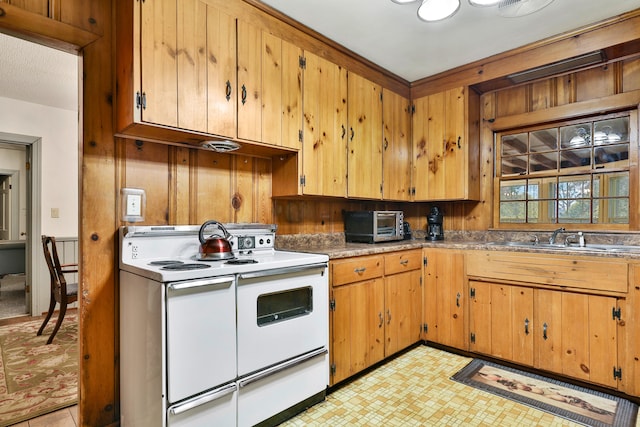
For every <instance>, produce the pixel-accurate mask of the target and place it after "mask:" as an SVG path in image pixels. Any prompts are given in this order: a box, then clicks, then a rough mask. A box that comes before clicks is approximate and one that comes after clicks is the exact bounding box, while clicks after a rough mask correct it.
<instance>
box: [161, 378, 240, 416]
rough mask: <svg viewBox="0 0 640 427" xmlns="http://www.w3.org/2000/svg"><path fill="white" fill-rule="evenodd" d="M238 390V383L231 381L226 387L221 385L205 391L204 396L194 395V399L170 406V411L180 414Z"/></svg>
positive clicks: (172, 413) (173, 413)
mask: <svg viewBox="0 0 640 427" xmlns="http://www.w3.org/2000/svg"><path fill="white" fill-rule="evenodd" d="M236 390H238V385H237V384H236V383H229V384H227V385H226V386H224V387H220V388H219V389H216V390H211V391H210V392H208V393H205V394H203V395H202V396H198V397H194V398H193V399H189V400H187V401H185V402H182V403H180V404H178V405H173V406H170V407H169V413H170V414H171V415H180V414H182V413H183V412H187V411H189V410H191V409H193V408H196V407H198V406H201V405H204V404H206V403H209V402H213V401H214V400H217V399H220V398H222V397H224V396H226V395H228V394H231V393H233V392H235V391H236Z"/></svg>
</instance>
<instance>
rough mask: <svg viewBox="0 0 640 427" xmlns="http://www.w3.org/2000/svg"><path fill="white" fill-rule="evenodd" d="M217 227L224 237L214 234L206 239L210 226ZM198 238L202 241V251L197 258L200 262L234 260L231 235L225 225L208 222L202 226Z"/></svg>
mask: <svg viewBox="0 0 640 427" xmlns="http://www.w3.org/2000/svg"><path fill="white" fill-rule="evenodd" d="M210 225H215V226H217V227H218V229H220V231H222V233H223V234H222V236H219V235H215V234H212V235H210V236H209V237H207V238H205V237H204V233H205V229H206V228H207V227H208V226H210ZM198 237H199V239H200V250H199V251H198V256H197V258H198V259H200V260H221V259H231V258H234V256H233V252H232V251H231V242H230V241H229V238H230V237H231V235H230V234H229V232H228V231H227V229H226V228H224V225H222V223H220V222H218V221H213V220H210V221H206V222H205V223H204V224H202V226H200V232H199V233H198Z"/></svg>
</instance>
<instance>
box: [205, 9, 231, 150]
mask: <svg viewBox="0 0 640 427" xmlns="http://www.w3.org/2000/svg"><path fill="white" fill-rule="evenodd" d="M206 52H207V58H206V59H207V62H206V63H207V110H206V111H207V132H209V133H212V134H216V135H222V136H228V137H231V138H235V137H236V99H237V96H236V91H237V85H236V20H235V18H233V17H232V16H229V15H227V14H226V13H223V12H222V11H220V10H219V9H217V8H215V7H213V6H212V5H207V47H206Z"/></svg>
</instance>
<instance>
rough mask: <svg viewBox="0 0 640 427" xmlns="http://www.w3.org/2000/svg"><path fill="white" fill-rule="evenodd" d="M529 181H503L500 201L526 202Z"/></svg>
mask: <svg viewBox="0 0 640 427" xmlns="http://www.w3.org/2000/svg"><path fill="white" fill-rule="evenodd" d="M526 185H527V181H526V180H524V179H519V180H516V181H503V182H501V183H500V200H524V195H525V194H526V193H525V188H526Z"/></svg>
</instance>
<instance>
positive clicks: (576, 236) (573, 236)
mask: <svg viewBox="0 0 640 427" xmlns="http://www.w3.org/2000/svg"><path fill="white" fill-rule="evenodd" d="M575 239H577V240H578V241H577V242H575V241H573V242H572V240H575ZM572 243H577V244H578V246H579V247H581V248H584V247H585V246H586V243H585V241H584V233H583V232H582V231H578V234H570V235H568V236H567V237H566V238H565V239H564V245H565V246H571V244H572Z"/></svg>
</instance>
